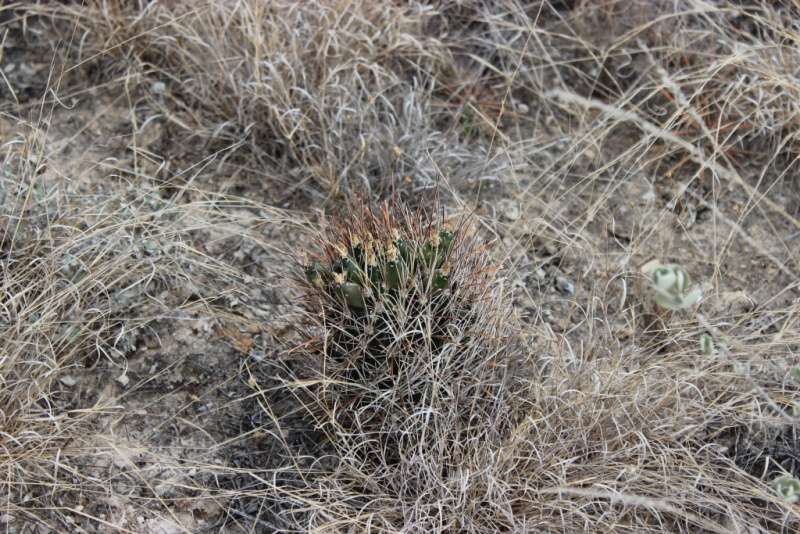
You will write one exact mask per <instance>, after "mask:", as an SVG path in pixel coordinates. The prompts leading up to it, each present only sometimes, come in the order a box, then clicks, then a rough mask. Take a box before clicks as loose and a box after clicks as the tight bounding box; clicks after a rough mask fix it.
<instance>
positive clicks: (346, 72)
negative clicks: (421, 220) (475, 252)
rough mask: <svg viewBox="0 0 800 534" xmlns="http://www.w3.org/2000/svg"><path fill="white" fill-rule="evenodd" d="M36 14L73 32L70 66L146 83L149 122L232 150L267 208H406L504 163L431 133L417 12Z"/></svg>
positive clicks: (433, 42)
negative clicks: (420, 196) (381, 203)
mask: <svg viewBox="0 0 800 534" xmlns="http://www.w3.org/2000/svg"><path fill="white" fill-rule="evenodd" d="M42 9H43V10H44V12H47V11H48V10H51V11H52V13H50V14H49V16H51V17H52V18H53V19H54V20H56V21H59V22H58V23H56V27H57V28H59V29H60V30H59V33H60V34H62V35H64V36H65V38H66V37H67V36H68V35H69V34H73V33H74V34H76V35H80V41H81V46H80V47H77V48H73V53H76V54H77V56H76V57H75V59H74V61H75V62H76V63H77V65H76V66H75V67H73V68H78V67H79V66H81V65H84V64H86V65H87V66H88V65H92V66H94V67H95V68H99V69H100V70H101V71H104V72H106V73H107V75H108V76H111V77H113V75H114V74H113V73H115V72H116V73H119V72H120V71H123V72H124V73H125V74H124V75H125V76H126V77H129V78H134V79H136V80H137V82H138V83H142V84H150V86H151V87H150V89H153V88H155V89H154V90H151V91H149V93H150V94H149V95H148V96H146V98H144V99H142V100H144V101H146V106H147V107H148V109H149V110H150V112H151V113H152V114H156V115H157V116H158V120H159V121H163V122H164V123H167V124H169V125H170V127H171V128H173V129H175V130H177V131H181V132H184V133H185V137H186V138H189V139H191V138H194V139H199V140H201V141H202V142H203V143H205V144H206V145H207V146H208V145H210V146H213V147H216V148H221V147H225V146H230V145H233V144H239V146H240V148H242V149H243V150H244V151H245V154H244V156H243V157H244V160H245V161H246V163H245V164H244V165H243V166H244V167H245V168H246V169H247V170H248V172H249V173H250V174H251V175H254V177H255V179H256V180H262V184H263V188H264V189H265V190H268V191H271V190H272V188H271V182H278V183H281V186H282V188H283V189H284V190H283V191H282V193H281V195H280V197H279V198H278V199H276V200H277V201H285V200H286V199H288V198H291V196H292V194H296V193H299V194H303V195H305V194H309V193H311V194H312V195H314V196H317V197H319V196H320V195H321V196H322V197H323V198H324V199H326V200H328V201H330V200H332V199H335V200H336V201H340V200H341V199H343V198H346V197H347V195H349V194H351V193H357V194H360V195H365V196H367V197H371V198H388V197H389V196H390V195H392V194H393V193H395V192H397V193H398V194H400V193H403V194H404V197H405V198H406V199H407V200H409V199H413V198H414V195H413V194H411V192H413V191H419V190H421V189H428V188H431V187H433V186H434V185H435V184H436V183H438V182H439V181H440V179H441V177H442V175H443V173H444V174H446V176H447V179H448V180H449V181H451V182H452V183H453V184H462V183H463V182H465V181H466V180H467V178H470V179H475V177H476V176H483V175H486V176H487V178H489V179H492V178H496V176H497V175H498V174H500V173H502V172H503V169H504V167H505V166H506V165H507V158H506V159H503V158H492V160H491V165H490V164H489V158H488V157H487V152H486V149H485V148H484V149H481V148H478V150H477V151H476V147H470V148H468V147H467V146H465V145H464V144H463V143H461V142H460V141H459V140H458V138H457V137H458V136H457V132H448V131H441V130H439V129H438V128H437V127H436V126H435V118H434V115H435V113H433V111H432V109H431V101H432V96H431V95H432V93H433V92H434V90H435V85H436V77H435V74H434V73H435V72H437V70H439V69H440V68H441V65H445V64H447V63H448V62H449V61H450V59H449V55H448V50H447V47H445V46H444V45H443V44H442V42H441V41H440V40H439V39H437V38H436V37H435V36H434V35H432V34H431V32H430V31H429V30H430V28H431V27H432V21H433V20H434V19H435V17H436V11H435V10H434V9H432V8H431V7H429V6H423V5H419V4H408V5H402V6H401V5H399V4H395V3H380V4H375V3H374V2H367V1H360V0H359V1H356V2H348V3H346V4H345V5H338V4H332V3H329V2H323V1H316V0H315V1H314V2H311V3H308V2H305V3H297V2H291V1H286V2H283V1H282V2H262V1H258V2H245V1H241V0H238V1H235V2H209V3H203V4H200V5H197V4H195V3H192V2H176V3H172V4H170V5H169V6H167V5H161V4H159V5H156V4H146V5H138V6H137V5H135V4H130V3H128V2H112V3H110V4H109V3H107V2H102V3H101V2H97V1H90V2H85V3H81V5H77V4H70V5H68V6H59V7H57V8H42ZM62 21H63V22H64V24H62V23H61V22H62ZM143 103H144V102H143ZM241 161H242V160H241V159H239V160H237V164H238V165H241ZM266 168H272V169H275V170H276V171H277V173H275V172H271V173H270V174H269V175H265V174H263V173H264V171H263V169H266ZM329 204H332V203H329Z"/></svg>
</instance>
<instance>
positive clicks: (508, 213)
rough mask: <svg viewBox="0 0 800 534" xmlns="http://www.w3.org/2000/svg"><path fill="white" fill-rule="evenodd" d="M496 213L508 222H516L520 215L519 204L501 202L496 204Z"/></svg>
mask: <svg viewBox="0 0 800 534" xmlns="http://www.w3.org/2000/svg"><path fill="white" fill-rule="evenodd" d="M497 211H498V212H499V214H500V215H502V216H503V217H505V218H506V219H508V220H509V221H516V220H518V219H519V218H520V216H521V215H522V213H521V212H520V209H519V203H518V202H516V201H514V200H508V199H506V200H501V201H500V202H498V203H497Z"/></svg>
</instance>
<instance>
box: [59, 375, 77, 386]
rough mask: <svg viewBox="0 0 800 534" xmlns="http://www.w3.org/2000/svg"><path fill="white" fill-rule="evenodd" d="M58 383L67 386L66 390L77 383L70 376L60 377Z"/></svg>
mask: <svg viewBox="0 0 800 534" xmlns="http://www.w3.org/2000/svg"><path fill="white" fill-rule="evenodd" d="M58 381H59V382H61V383H62V384H64V385H65V386H67V387H68V388H71V387H72V386H74V385H75V384H77V383H78V381H77V380H75V379H74V378H73V377H71V376H62V377H61V378H59V379H58Z"/></svg>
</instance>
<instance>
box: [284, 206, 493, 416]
mask: <svg viewBox="0 0 800 534" xmlns="http://www.w3.org/2000/svg"><path fill="white" fill-rule="evenodd" d="M362 209H363V211H364V213H363V214H360V215H359V216H358V217H354V218H353V220H352V221H351V222H349V223H346V224H344V225H342V224H339V223H328V224H326V226H325V231H324V232H323V234H322V236H321V237H319V238H318V239H317V242H316V247H315V250H314V251H313V252H311V253H305V252H304V253H302V254H301V257H300V264H301V269H302V272H303V274H304V277H302V278H300V277H298V282H299V284H298V285H299V287H300V289H301V292H302V294H303V298H302V299H301V302H303V303H304V304H303V306H304V308H305V314H306V316H307V317H308V318H310V319H311V323H313V324H314V327H315V329H314V330H313V332H314V333H315V334H316V337H314V336H310V337H311V339H310V341H311V340H314V339H316V340H319V341H321V343H322V347H321V348H320V349H321V350H320V352H318V353H317V354H316V356H315V357H318V358H319V363H320V365H319V369H321V370H323V371H322V372H324V373H325V375H326V377H328V378H332V379H334V380H333V381H332V382H334V383H335V384H336V387H333V388H331V391H332V392H333V390H335V389H336V388H337V387H338V394H339V396H338V397H337V398H335V399H334V398H330V399H329V401H330V403H334V404H335V403H341V404H345V405H348V406H350V405H353V406H363V405H364V403H368V402H372V401H374V399H376V398H378V397H381V395H383V392H386V391H388V390H391V389H393V388H395V389H398V390H402V392H400V393H397V395H399V397H398V396H393V399H394V400H393V401H392V402H397V401H398V400H399V402H400V403H401V404H405V405H408V404H409V403H414V402H416V401H417V400H419V398H420V395H421V393H420V391H418V389H419V387H418V386H419V381H417V380H416V379H415V378H414V377H415V376H418V375H419V373H424V372H428V371H429V369H430V368H431V367H432V366H435V365H440V364H441V362H438V361H437V358H439V357H440V356H441V351H442V349H443V347H445V346H446V345H448V344H451V345H452V344H456V345H458V344H464V346H466V345H467V344H469V343H471V339H472V340H474V338H473V337H471V335H472V334H474V332H475V330H476V329H477V330H480V329H481V328H483V327H484V325H476V321H478V317H477V315H476V313H475V308H476V304H477V303H479V302H482V301H484V300H486V298H485V293H486V292H487V291H489V289H490V288H489V286H490V284H489V281H490V280H491V277H492V274H493V269H492V268H491V264H490V262H489V260H488V256H487V255H486V254H485V251H484V248H485V247H484V246H483V244H482V243H479V242H478V240H477V239H476V238H475V237H474V236H472V235H470V234H469V232H467V231H466V228H467V226H468V225H467V224H460V225H459V227H458V229H456V225H455V224H454V221H452V220H444V221H443V222H442V223H440V224H436V223H434V222H429V223H427V224H425V223H423V220H424V218H423V216H422V215H421V214H420V213H410V212H406V211H403V210H400V209H399V208H396V207H395V208H394V209H390V208H389V206H388V205H385V206H383V208H382V210H381V211H380V212H379V213H377V214H376V213H373V212H372V211H370V210H369V209H367V208H362ZM395 212H399V215H395ZM320 328H322V329H323V330H324V336H322V338H320V337H319V335H318V333H319V329H320ZM485 328H487V329H488V328H489V326H488V324H487V325H485ZM487 337H488V335H487ZM450 348H451V349H452V346H451V347H450ZM447 352H448V354H451V353H454V352H458V351H457V350H456V351H453V350H449V351H447ZM447 359H448V363H447V365H448V366H452V367H451V368H457V367H458V366H459V362H458V361H455V360H457V359H458V358H457V357H452V356H447ZM426 366H427V367H426ZM335 396H336V395H335V394H334V397H335ZM370 399H372V400H370Z"/></svg>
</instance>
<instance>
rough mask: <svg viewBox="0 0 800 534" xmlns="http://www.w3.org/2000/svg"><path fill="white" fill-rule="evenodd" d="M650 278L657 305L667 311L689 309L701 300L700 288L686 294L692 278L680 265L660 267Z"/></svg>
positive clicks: (654, 270)
mask: <svg viewBox="0 0 800 534" xmlns="http://www.w3.org/2000/svg"><path fill="white" fill-rule="evenodd" d="M650 277H651V279H652V281H653V286H654V287H655V290H656V304H658V305H659V306H661V307H662V308H664V309H666V310H680V309H683V308H689V307H691V306H693V305H694V304H696V303H697V301H698V300H700V296H701V293H700V289H699V288H697V289H694V290H693V291H691V292H690V293H688V294H687V293H686V290H687V289H688V288H689V286H690V285H691V284H692V278H691V277H690V276H689V273H687V272H686V270H685V269H684V268H683V267H681V266H680V265H673V264H670V265H659V266H658V267H656V268H655V269H653V272H652V274H651V275H650Z"/></svg>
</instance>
